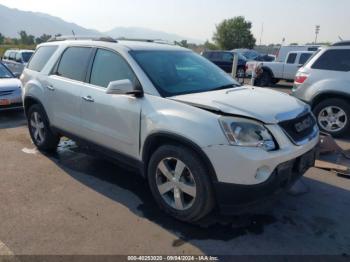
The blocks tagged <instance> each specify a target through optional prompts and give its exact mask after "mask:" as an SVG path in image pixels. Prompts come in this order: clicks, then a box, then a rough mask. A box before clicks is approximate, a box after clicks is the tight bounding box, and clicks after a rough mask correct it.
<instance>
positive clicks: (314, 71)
mask: <svg viewBox="0 0 350 262" xmlns="http://www.w3.org/2000/svg"><path fill="white" fill-rule="evenodd" d="M293 95H294V96H295V97H297V98H299V99H301V100H303V101H305V102H307V103H308V104H310V105H311V106H312V109H313V112H314V114H315V116H316V118H317V122H318V124H319V126H320V128H321V129H322V130H323V131H325V132H328V133H330V134H332V135H334V136H344V135H346V134H349V131H350V42H348V41H344V42H339V43H336V44H334V45H332V46H331V47H329V48H324V49H321V50H319V51H318V52H317V53H316V54H315V55H314V56H313V57H312V58H311V59H310V60H309V61H308V62H307V63H306V64H305V66H303V67H302V68H300V70H299V71H298V73H297V75H296V77H295V82H294V88H293Z"/></svg>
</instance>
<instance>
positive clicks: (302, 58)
mask: <svg viewBox="0 0 350 262" xmlns="http://www.w3.org/2000/svg"><path fill="white" fill-rule="evenodd" d="M311 56H312V54H311V53H310V54H309V53H303V54H301V55H300V58H299V65H304V64H305V63H306V62H307V61H308V60H309V59H310V57H311Z"/></svg>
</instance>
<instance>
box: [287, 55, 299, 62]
mask: <svg viewBox="0 0 350 262" xmlns="http://www.w3.org/2000/svg"><path fill="white" fill-rule="evenodd" d="M296 58H297V54H296V53H291V54H289V56H288V59H287V64H294V63H295V59H296Z"/></svg>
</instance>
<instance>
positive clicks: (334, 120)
mask: <svg viewBox="0 0 350 262" xmlns="http://www.w3.org/2000/svg"><path fill="white" fill-rule="evenodd" d="M313 111H314V114H315V116H316V118H317V122H318V125H319V126H320V128H321V129H322V130H323V131H325V132H327V133H329V134H331V135H333V136H335V137H339V136H344V135H346V134H348V133H349V131H350V105H349V104H348V103H347V102H346V101H345V100H343V99H338V98H332V99H327V100H324V101H322V102H321V103H319V104H318V105H316V106H315V108H314V110H313Z"/></svg>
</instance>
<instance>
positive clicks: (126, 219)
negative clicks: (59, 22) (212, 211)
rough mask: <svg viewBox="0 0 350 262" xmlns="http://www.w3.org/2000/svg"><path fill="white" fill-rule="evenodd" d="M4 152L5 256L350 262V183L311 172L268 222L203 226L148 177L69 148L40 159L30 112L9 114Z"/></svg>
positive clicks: (3, 125)
mask: <svg viewBox="0 0 350 262" xmlns="http://www.w3.org/2000/svg"><path fill="white" fill-rule="evenodd" d="M275 88H278V89H279V90H282V91H285V92H286V91H288V90H289V89H290V87H288V85H285V84H282V85H279V86H278V87H275ZM340 144H341V145H342V146H343V147H344V148H345V149H347V150H348V149H350V142H349V140H346V139H345V140H343V141H340ZM0 145H1V147H0V148H1V150H0V163H1V164H0V210H1V211H0V223H1V224H0V254H17V255H19V254H36V255H38V254H203V253H204V254H217V255H223V254H240V255H242V254H250V255H257V254H319V255H321V254H349V253H350V208H349V206H350V180H348V179H346V178H341V177H338V176H336V175H335V174H332V173H330V172H326V171H323V170H320V169H316V168H313V169H311V170H309V172H308V173H307V174H306V176H305V177H304V178H303V179H302V181H301V183H299V184H298V185H297V188H296V191H295V192H294V194H291V193H290V194H288V195H286V196H284V197H283V198H281V199H280V201H279V202H278V203H277V204H276V206H275V207H274V208H273V209H272V210H270V211H267V212H266V213H265V214H257V215H254V216H249V217H246V216H244V217H224V216H220V215H215V216H213V217H212V218H211V219H210V220H209V221H208V224H207V225H206V226H202V227H199V226H191V225H187V224H183V223H180V222H177V221H175V220H173V219H171V218H169V217H167V216H166V215H164V214H163V213H162V212H160V211H159V210H158V208H157V207H156V205H155V203H154V202H153V200H152V198H151V196H150V192H149V190H148V189H147V185H146V183H145V182H144V181H143V180H142V179H141V177H140V176H139V175H138V174H136V173H133V172H130V171H128V170H125V169H124V168H123V167H121V166H118V165H116V164H114V163H110V162H108V161H106V160H103V159H101V158H98V157H93V156H89V155H86V154H85V153H84V152H81V151H80V149H77V148H75V146H74V145H72V144H71V143H69V142H63V143H61V146H60V149H59V150H58V153H57V154H55V155H50V156H47V155H43V154H41V153H38V152H37V151H36V150H35V149H34V146H33V144H32V143H31V141H30V139H29V135H28V132H27V128H26V126H25V120H24V118H23V114H22V112H12V113H9V112H7V113H5V112H0Z"/></svg>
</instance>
